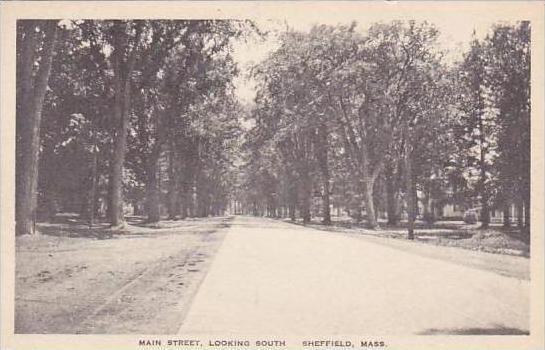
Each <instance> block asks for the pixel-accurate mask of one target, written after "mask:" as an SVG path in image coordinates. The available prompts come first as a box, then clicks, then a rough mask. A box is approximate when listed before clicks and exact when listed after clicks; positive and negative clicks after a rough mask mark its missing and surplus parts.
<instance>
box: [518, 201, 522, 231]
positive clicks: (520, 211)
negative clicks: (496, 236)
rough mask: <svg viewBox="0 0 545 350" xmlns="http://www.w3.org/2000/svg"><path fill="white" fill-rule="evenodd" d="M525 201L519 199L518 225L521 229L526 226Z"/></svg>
mask: <svg viewBox="0 0 545 350" xmlns="http://www.w3.org/2000/svg"><path fill="white" fill-rule="evenodd" d="M523 208H524V202H523V200H522V199H518V200H517V225H518V228H519V229H520V230H522V229H523V228H524V214H523Z"/></svg>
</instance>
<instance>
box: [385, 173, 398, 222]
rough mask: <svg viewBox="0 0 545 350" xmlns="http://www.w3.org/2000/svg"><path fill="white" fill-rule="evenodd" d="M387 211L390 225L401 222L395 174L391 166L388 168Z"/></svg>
mask: <svg viewBox="0 0 545 350" xmlns="http://www.w3.org/2000/svg"><path fill="white" fill-rule="evenodd" d="M386 210H387V213H388V225H396V224H397V223H398V222H399V215H398V209H397V198H396V190H395V186H394V174H393V169H392V166H391V165H389V166H387V167H386Z"/></svg>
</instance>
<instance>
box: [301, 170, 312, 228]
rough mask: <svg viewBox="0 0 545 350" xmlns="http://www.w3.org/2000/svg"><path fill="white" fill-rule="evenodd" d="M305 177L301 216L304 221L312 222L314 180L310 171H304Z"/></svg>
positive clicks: (302, 188) (302, 180)
mask: <svg viewBox="0 0 545 350" xmlns="http://www.w3.org/2000/svg"><path fill="white" fill-rule="evenodd" d="M302 175H303V178H302V179H301V186H300V188H301V217H302V218H303V223H304V224H307V223H309V222H310V202H311V199H312V182H311V179H310V175H309V174H308V172H303V174H302Z"/></svg>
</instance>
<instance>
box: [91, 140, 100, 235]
mask: <svg viewBox="0 0 545 350" xmlns="http://www.w3.org/2000/svg"><path fill="white" fill-rule="evenodd" d="M91 177H92V179H91V193H90V196H89V197H90V200H89V227H92V226H93V225H94V224H95V219H96V218H95V216H96V212H97V199H98V198H97V197H98V180H99V177H98V150H97V145H96V138H95V143H94V145H93V164H92V167H91Z"/></svg>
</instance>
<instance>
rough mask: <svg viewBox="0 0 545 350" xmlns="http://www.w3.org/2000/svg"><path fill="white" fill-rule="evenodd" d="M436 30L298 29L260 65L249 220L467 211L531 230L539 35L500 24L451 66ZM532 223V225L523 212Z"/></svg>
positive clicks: (371, 218)
mask: <svg viewBox="0 0 545 350" xmlns="http://www.w3.org/2000/svg"><path fill="white" fill-rule="evenodd" d="M438 35H439V31H438V30H437V29H436V28H435V27H434V26H433V25H431V24H429V23H426V22H423V23H418V22H415V21H394V22H390V23H379V24H374V25H372V26H371V27H370V28H368V30H367V31H366V32H365V33H364V32H363V31H360V30H359V29H358V28H357V26H356V24H355V23H354V24H352V25H350V26H340V25H339V26H326V25H318V26H314V27H313V28H312V29H311V30H310V31H309V32H306V33H304V32H298V31H293V30H288V31H286V32H285V33H284V34H282V35H281V36H280V38H279V41H280V44H279V47H278V48H277V49H276V50H275V51H274V52H272V53H271V54H270V55H269V56H268V58H267V59H266V60H265V61H264V62H262V63H260V64H258V65H257V66H256V67H254V70H253V73H252V74H253V76H254V77H255V79H256V80H257V82H258V92H257V97H256V105H255V107H254V108H253V109H252V111H251V116H250V120H251V121H252V123H253V127H252V128H251V129H250V130H249V131H248V133H247V134H246V137H245V143H244V146H243V147H244V157H245V159H244V164H243V166H242V167H241V170H240V171H241V176H240V178H239V181H238V183H237V187H236V190H235V193H236V200H237V203H238V207H237V210H238V211H239V212H244V213H248V214H254V215H267V216H271V217H291V218H292V219H293V220H295V219H296V218H297V217H301V218H302V220H303V222H305V223H306V222H309V221H310V220H311V217H312V216H318V217H321V219H322V221H323V222H324V223H325V224H329V223H331V213H330V208H331V207H332V205H333V207H337V208H342V209H343V210H344V211H345V212H346V213H347V214H349V215H350V216H352V217H353V218H355V219H357V220H363V219H366V222H367V224H368V226H369V227H371V228H375V227H377V226H378V216H379V212H381V213H385V214H386V217H387V222H388V224H397V223H399V221H400V218H401V217H402V213H403V212H405V213H406V214H407V225H408V237H409V238H413V234H414V233H413V230H414V222H415V219H416V217H417V208H418V205H419V204H420V206H421V207H422V208H423V212H422V213H420V214H421V215H422V217H423V218H424V219H425V220H427V221H428V222H433V221H434V220H436V219H437V215H438V214H437V213H438V212H439V210H438V209H439V208H441V207H442V206H444V205H445V204H446V203H457V204H461V205H465V207H467V208H470V207H473V206H478V207H479V208H480V220H481V222H482V227H484V228H486V227H488V225H489V223H490V211H491V208H501V209H502V210H504V212H505V215H504V216H503V220H504V225H505V226H510V225H511V224H512V221H513V220H512V218H510V217H509V208H510V207H511V206H512V205H515V206H516V207H517V208H518V209H519V210H517V212H518V213H519V217H518V218H517V222H518V225H519V227H520V228H521V229H522V230H529V224H530V217H529V213H530V24H529V22H519V23H516V24H514V25H496V26H494V27H493V28H491V32H490V34H489V35H488V36H487V37H486V38H484V39H482V40H479V39H477V38H476V37H475V36H474V38H473V39H472V41H471V44H470V47H469V49H468V51H467V52H465V53H464V55H463V59H462V60H461V61H460V62H455V63H448V62H446V59H445V56H444V55H443V53H442V52H441V50H439V49H438V45H437V38H438ZM522 213H524V216H523V214H522Z"/></svg>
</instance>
